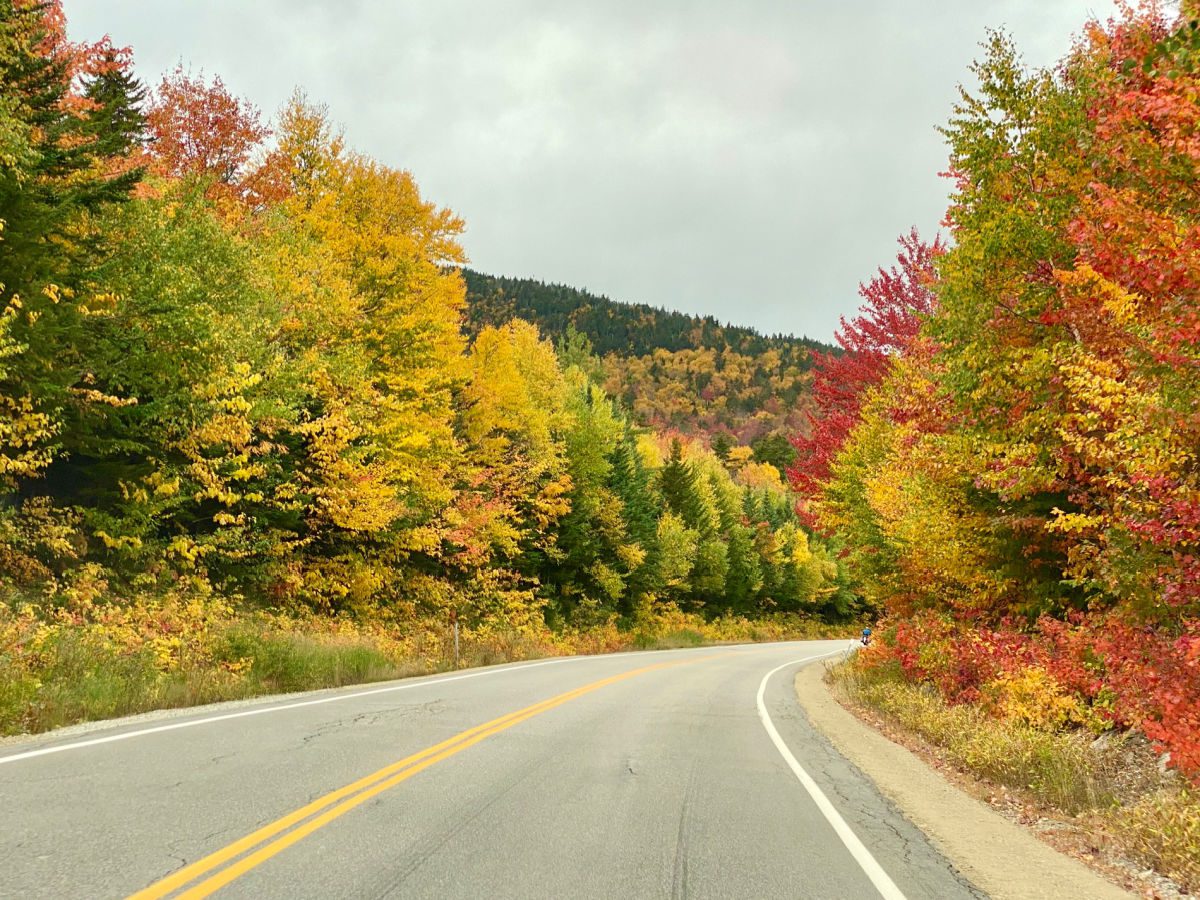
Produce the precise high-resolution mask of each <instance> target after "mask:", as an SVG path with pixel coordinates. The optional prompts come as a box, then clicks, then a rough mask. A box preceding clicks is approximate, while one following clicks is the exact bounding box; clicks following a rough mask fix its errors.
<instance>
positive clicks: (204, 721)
mask: <svg viewBox="0 0 1200 900" xmlns="http://www.w3.org/2000/svg"><path fill="white" fill-rule="evenodd" d="M729 646H732V647H741V646H746V645H741V644H732V645H729ZM751 646H753V645H751ZM712 649H714V648H712V647H689V648H687V649H685V650H682V651H675V652H684V653H687V652H689V651H690V652H696V651H699V650H712ZM646 652H647V651H645V650H634V651H625V652H623V653H604V654H600V655H599V656H568V657H562V658H559V659H543V660H540V661H538V662H531V663H522V664H521V665H516V666H504V667H488V668H485V669H481V670H479V671H477V672H466V673H464V674H462V675H451V676H449V677H447V678H437V679H433V680H429V679H422V680H416V679H411V680H405V682H404V683H403V684H393V685H389V686H388V687H380V688H371V689H370V690H365V691H352V692H349V693H341V694H334V695H332V696H328V697H318V698H317V699H315V700H297V701H295V702H292V703H281V704H278V705H275V706H259V707H255V708H254V709H243V710H240V711H238V712H232V713H222V714H220V715H216V716H204V717H202V718H199V719H187V720H185V721H183V722H171V723H169V724H166V725H154V726H151V727H150V728H137V729H135V730H133V731H122V732H121V733H119V734H109V735H105V736H104V737H96V738H89V739H87V740H82V741H71V742H69V743H66V744H55V745H54V746H52V747H39V748H38V749H36V750H25V751H23V752H21V753H13V754H10V755H8V756H0V766H3V765H5V764H7V763H14V762H20V761H21V760H23V759H33V758H35V757H38V756H49V755H50V754H52V753H65V752H66V751H68V750H82V749H84V748H86V747H96V746H99V745H101V744H112V743H115V742H117V741H127V740H130V739H131V738H136V737H144V736H146V735H148V734H161V733H162V732H164V731H177V730H179V729H180V728H194V727H195V726H197V725H209V724H211V723H213V722H226V721H228V720H230V719H244V718H247V717H249V716H262V715H266V714H267V713H273V712H283V711H284V710H288V709H297V708H299V707H302V706H320V705H321V704H323V703H340V702H342V701H343V700H354V699H356V698H358V697H370V696H372V695H373V694H390V693H394V692H396V691H408V690H412V689H413V688H418V687H424V686H427V685H435V684H447V683H449V682H451V681H465V680H466V679H468V678H480V677H482V676H484V675H498V674H501V673H503V672H516V671H518V670H519V669H533V668H536V667H538V666H552V665H556V664H558V663H568V662H578V661H580V660H587V659H597V658H603V659H612V658H615V657H621V656H638V655H645V654H646ZM650 652H652V653H653V652H656V651H650ZM657 652H661V651H657ZM114 727H120V726H114Z"/></svg>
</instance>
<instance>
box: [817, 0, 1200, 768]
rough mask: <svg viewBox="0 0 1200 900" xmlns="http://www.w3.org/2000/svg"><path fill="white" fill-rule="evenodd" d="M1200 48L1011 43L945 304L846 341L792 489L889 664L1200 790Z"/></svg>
mask: <svg viewBox="0 0 1200 900" xmlns="http://www.w3.org/2000/svg"><path fill="white" fill-rule="evenodd" d="M1198 35H1200V28H1197V27H1196V23H1195V22H1193V21H1191V20H1190V18H1189V17H1188V16H1186V15H1184V16H1182V17H1180V16H1177V15H1176V14H1173V13H1168V12H1167V11H1166V10H1165V9H1164V8H1160V7H1158V6H1156V5H1153V4H1149V5H1146V6H1144V7H1142V8H1139V9H1136V10H1126V11H1125V12H1123V13H1122V14H1121V15H1120V16H1119V17H1118V18H1116V19H1114V20H1112V21H1110V22H1107V23H1099V22H1093V23H1090V24H1089V25H1088V26H1087V28H1086V29H1085V30H1084V32H1083V34H1082V35H1081V36H1080V38H1079V39H1078V41H1077V43H1076V46H1075V47H1074V49H1073V50H1072V52H1071V53H1070V54H1069V55H1068V56H1067V57H1066V58H1065V59H1064V60H1063V61H1062V63H1061V65H1060V66H1059V67H1058V68H1056V69H1054V70H1052V71H1029V70H1027V69H1026V68H1025V67H1024V66H1023V65H1022V64H1021V62H1020V59H1019V57H1018V55H1017V53H1016V50H1015V49H1014V48H1013V46H1012V45H1011V43H1010V42H1009V41H1008V39H1007V38H1006V37H1004V36H1003V35H1001V34H993V35H992V36H991V37H990V39H989V41H988V43H987V55H986V56H985V58H984V59H983V60H982V61H981V62H979V63H978V64H977V65H976V70H975V74H976V76H977V78H978V83H979V87H978V89H977V90H975V91H974V92H966V91H964V92H963V94H962V99H961V101H960V102H959V104H958V105H957V106H956V109H955V113H954V116H953V117H952V119H951V121H950V122H949V124H948V125H947V126H946V127H945V129H944V133H945V135H946V137H947V140H948V143H949V147H950V166H949V175H950V177H951V178H952V179H953V183H954V194H953V197H952V202H951V206H950V209H949V211H948V212H947V217H946V224H947V226H948V228H949V229H950V240H949V241H948V243H947V247H946V249H945V251H944V252H943V253H941V254H936V255H934V256H935V258H932V259H930V260H929V262H930V263H931V269H932V272H933V273H934V275H933V280H932V282H925V283H926V284H927V285H929V286H930V289H931V292H932V293H931V297H934V298H936V302H930V303H928V304H926V305H925V306H924V308H923V309H922V312H923V313H924V314H925V315H924V317H923V321H920V322H917V321H916V320H908V321H907V322H906V321H904V320H900V321H894V322H893V323H892V324H890V325H888V326H886V327H885V329H884V331H885V335H886V336H887V337H889V338H891V339H892V341H891V344H890V346H889V347H888V349H887V352H886V353H885V354H883V355H879V354H873V353H872V352H871V345H870V343H868V344H867V345H866V349H865V350H864V349H858V348H855V347H853V346H851V345H847V349H848V351H849V352H847V354H846V355H845V357H843V358H839V359H838V360H837V362H836V363H835V364H834V368H833V371H837V367H841V374H840V376H839V379H838V380H837V382H836V383H835V384H834V385H833V386H832V387H831V388H828V387H822V388H820V389H821V390H823V392H824V394H825V395H827V396H830V397H831V403H830V407H829V408H830V409H831V410H834V411H835V414H833V415H834V416H835V417H832V418H828V419H826V420H825V421H823V422H822V421H821V420H820V419H819V420H818V423H817V426H818V427H817V428H816V429H815V430H814V436H813V438H812V439H811V440H801V441H800V442H799V446H800V447H801V448H802V449H803V450H804V451H805V452H806V453H807V457H806V458H805V459H803V460H802V461H801V464H800V465H799V467H798V470H797V473H796V480H797V483H798V486H799V487H800V488H801V489H802V490H803V491H804V492H805V493H806V494H807V495H808V496H809V498H810V509H811V510H812V511H813V512H814V513H815V515H816V516H817V518H818V519H819V521H820V523H821V525H822V527H824V528H825V529H827V530H829V531H834V532H837V533H838V534H839V535H840V538H841V540H842V541H843V542H844V544H845V545H846V547H847V554H848V555H847V561H848V563H849V564H850V566H851V568H852V571H853V572H854V574H855V576H856V578H857V581H858V584H859V585H860V586H861V589H862V590H863V591H864V592H865V593H866V595H867V596H868V597H869V598H871V600H873V601H874V602H875V603H877V604H879V605H880V607H882V608H883V609H885V610H887V611H888V612H889V613H890V614H891V616H892V620H893V622H894V626H893V628H892V630H890V631H889V632H888V635H889V636H888V639H887V640H886V641H885V642H883V643H882V644H881V646H880V647H879V649H878V650H877V651H876V652H875V653H874V654H873V655H872V658H873V659H875V661H876V664H878V665H898V666H899V667H900V669H901V670H902V671H903V672H904V673H905V674H906V675H907V676H908V677H910V678H912V679H915V680H918V681H922V682H926V683H929V684H931V685H935V686H936V687H937V689H938V690H939V691H940V692H941V694H942V695H943V696H944V697H946V698H947V699H949V700H951V701H953V702H972V703H983V704H985V705H987V704H991V706H990V708H992V709H993V710H995V711H996V712H997V714H999V715H1015V716H1017V717H1023V719H1024V720H1028V721H1032V722H1040V723H1041V724H1047V723H1052V724H1055V725H1057V726H1065V725H1075V726H1081V727H1096V728H1104V727H1113V726H1117V727H1134V728H1138V729H1140V730H1142V731H1143V732H1144V733H1145V734H1146V735H1147V736H1148V737H1150V738H1151V739H1152V740H1153V741H1154V742H1155V743H1156V745H1157V746H1158V747H1159V748H1160V749H1161V750H1163V751H1165V752H1167V753H1169V754H1170V757H1169V758H1170V762H1171V764H1172V765H1174V766H1177V767H1179V768H1180V769H1182V770H1184V771H1186V772H1190V773H1192V774H1193V775H1197V776H1200V727H1198V726H1200V718H1198V716H1197V713H1196V710H1197V709H1200V639H1198V634H1200V633H1198V631H1197V627H1198V625H1197V622H1198V620H1200V457H1198V456H1197V448H1198V447H1200V415H1198V412H1197V410H1198V405H1200V387H1198V386H1200V380H1198V377H1197V376H1198V375H1200V371H1198V367H1200V318H1198V315H1200V314H1198V312H1197V311H1198V309H1200V305H1198V302H1197V301H1198V300H1200V295H1198V292H1200V225H1198V224H1197V223H1198V222H1200V203H1198V199H1197V193H1196V185H1197V184H1198V183H1200V179H1198V175H1200V172H1198V170H1197V165H1198V164H1200V116H1198V115H1197V107H1196V103H1195V98H1196V96H1197V93H1198V91H1200V37H1198ZM858 321H860V322H876V321H878V305H877V303H873V304H872V306H871V307H869V308H868V310H867V311H866V312H865V313H864V317H863V318H862V319H860V320H858ZM913 326H919V327H913ZM875 340H876V341H877V340H878V339H875ZM843 359H846V360H847V361H846V362H843ZM829 369H830V365H829V364H828V363H827V364H826V365H825V366H824V367H823V371H825V370H829ZM862 373H865V374H862ZM822 377H824V376H822ZM843 385H844V386H845V391H844V395H842V394H839V393H838V391H839V390H840V389H841V388H842V386H843ZM847 423H848V424H847ZM1052 710H1058V712H1057V713H1054V714H1051V713H1050V711H1052Z"/></svg>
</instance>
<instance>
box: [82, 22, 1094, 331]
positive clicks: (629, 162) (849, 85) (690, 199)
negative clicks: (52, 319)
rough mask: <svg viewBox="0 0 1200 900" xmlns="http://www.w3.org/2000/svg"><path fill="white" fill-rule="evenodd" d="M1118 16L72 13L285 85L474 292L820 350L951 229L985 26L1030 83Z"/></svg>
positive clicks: (158, 68)
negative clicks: (946, 136) (922, 243)
mask: <svg viewBox="0 0 1200 900" xmlns="http://www.w3.org/2000/svg"><path fill="white" fill-rule="evenodd" d="M1113 5H1114V4H1113V3H1112V2H1111V0H1092V2H1090V3H1089V2H1084V0H1000V2H990V3H978V2H971V0H967V2H959V3H946V2H937V0H911V2H906V3H896V2H888V0H847V2H841V3H831V2H823V3H815V2H809V0H793V2H787V3H785V2H778V0H777V2H766V0H758V2H744V3H740V4H733V3H727V2H714V0H699V2H682V0H674V2H659V3H646V2H641V0H637V2H635V0H615V2H607V3H595V2H581V0H566V2H563V0H560V2H544V0H514V2H510V3H506V4H499V3H488V2H465V0H447V2H439V3H423V2H398V3H382V2H367V0H352V2H346V0H342V2H338V3H329V2H325V0H257V2H255V3H245V2H235V0H208V2H203V3H198V2H163V0H158V2H154V0H66V9H67V14H68V16H69V18H70V22H71V32H72V35H73V36H74V37H76V38H77V39H80V38H89V39H94V38H96V37H99V36H100V35H102V34H105V33H107V34H111V36H112V37H113V39H114V40H115V41H116V42H117V43H120V44H132V45H133V47H134V51H135V56H136V59H137V66H138V73H139V74H140V75H141V77H142V78H143V79H144V80H146V81H147V82H149V83H154V82H156V81H157V79H158V77H159V75H160V74H161V73H162V72H163V71H165V70H167V69H169V68H171V67H172V66H174V65H175V63H177V62H179V61H182V62H183V63H184V65H185V66H190V67H191V68H192V69H194V70H198V69H203V70H205V71H206V72H208V73H211V74H220V75H221V76H222V78H223V79H224V80H225V82H226V84H227V85H228V86H229V87H230V89H231V90H233V91H235V92H236V93H238V94H241V95H244V96H246V97H248V98H249V99H250V100H252V101H253V102H254V103H256V104H257V105H259V106H260V107H262V108H263V109H264V110H265V111H267V112H271V111H273V110H275V109H277V108H278V106H279V105H280V104H281V103H282V102H283V101H284V99H285V98H286V97H287V96H288V94H290V93H291V90H292V88H293V87H294V86H295V85H301V86H303V87H304V88H305V89H306V90H307V92H308V93H309V95H310V96H311V97H312V98H313V99H316V100H320V101H322V102H325V103H327V104H328V105H329V107H330V110H331V113H332V115H333V116H334V118H335V119H336V120H338V121H339V122H341V123H342V124H343V125H344V127H345V131H346V136H347V138H348V139H349V141H350V143H351V144H352V145H353V146H355V147H356V148H357V149H360V150H362V151H364V152H367V153H369V154H371V155H372V156H375V157H377V158H378V159H380V160H382V161H383V162H386V163H388V164H390V165H394V166H399V167H403V168H407V169H410V170H411V171H412V172H413V173H414V174H415V175H416V177H417V180H418V182H419V183H420V184H421V186H422V190H423V191H424V193H425V194H426V195H427V196H428V197H429V198H431V199H433V200H434V201H436V202H438V203H440V204H443V205H446V206H449V207H451V208H452V209H454V210H455V211H456V212H458V213H459V214H460V215H462V216H463V217H465V218H466V220H467V223H468V232H467V235H466V241H465V242H466V247H467V251H468V253H469V255H470V257H471V259H472V264H473V265H474V266H475V267H476V268H479V269H481V270H483V271H488V272H494V273H498V274H509V275H528V276H534V277H538V278H542V279H545V280H551V281H560V282H564V283H567V284H571V285H574V286H578V287H586V288H588V289H591V290H594V291H598V292H602V293H606V294H608V295H609V296H611V297H614V298H615V299H620V300H630V301H642V302H647V303H651V304H654V305H660V306H666V307H670V308H676V309H683V310H687V311H691V312H701V313H711V314H714V315H716V316H718V317H719V318H721V319H722V320H728V321H733V322H737V323H740V324H750V325H754V326H756V327H758V328H760V329H763V330H765V331H772V332H773V331H784V332H794V333H797V334H808V335H810V336H813V337H819V338H824V339H828V338H830V337H831V336H832V333H833V330H834V328H835V327H836V325H837V320H838V317H839V316H840V315H844V314H846V313H849V312H851V311H853V309H854V308H855V307H856V306H857V303H858V298H857V295H856V287H857V284H858V283H859V282H860V281H862V280H864V279H865V278H868V277H869V276H870V275H871V273H872V272H873V271H874V269H875V267H876V266H877V265H880V264H887V263H889V262H890V260H891V259H892V257H893V255H894V246H895V245H894V241H895V239H896V237H897V235H899V234H900V233H901V232H904V231H906V230H907V229H908V228H909V227H910V226H911V225H916V226H917V227H918V228H920V229H921V231H922V232H923V233H926V234H929V235H932V234H933V232H934V231H935V230H936V228H937V223H938V222H939V221H940V219H941V216H942V212H943V210H944V207H945V196H946V190H947V188H946V184H945V183H944V182H943V180H942V179H939V178H938V177H937V172H938V171H939V170H940V169H942V168H944V165H945V157H946V153H945V148H944V146H943V144H942V141H941V138H940V137H939V136H938V135H937V133H936V132H935V130H934V126H936V125H937V124H939V123H941V122H944V121H945V120H946V118H947V116H948V114H949V111H950V106H951V104H952V103H953V101H954V98H955V86H956V84H957V83H958V82H960V81H963V80H965V79H967V78H968V70H967V67H968V64H969V63H970V61H971V59H972V58H974V57H975V56H976V55H977V52H978V46H977V44H978V41H979V40H981V39H982V38H983V36H984V31H985V28H986V27H988V26H1005V27H1007V28H1008V29H1009V30H1010V31H1011V32H1012V33H1013V34H1014V36H1015V37H1016V39H1017V42H1018V44H1019V46H1021V47H1022V48H1023V50H1024V52H1025V55H1026V59H1027V61H1028V62H1030V63H1031V64H1034V65H1047V64H1050V63H1052V62H1053V61H1054V60H1055V59H1057V58H1058V57H1059V56H1061V55H1062V53H1064V52H1065V51H1066V50H1067V48H1068V47H1069V45H1070V41H1071V38H1072V35H1073V33H1074V32H1076V31H1078V29H1079V28H1080V27H1081V26H1082V24H1083V23H1084V21H1085V20H1086V19H1087V18H1088V17H1089V15H1091V14H1099V15H1108V14H1110V12H1111V10H1112V8H1113Z"/></svg>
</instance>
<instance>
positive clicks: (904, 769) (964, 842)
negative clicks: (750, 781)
mask: <svg viewBox="0 0 1200 900" xmlns="http://www.w3.org/2000/svg"><path fill="white" fill-rule="evenodd" d="M824 675H825V666H824V665H820V664H815V665H810V666H806V667H804V668H803V669H801V670H800V672H799V673H798V674H797V675H796V681H795V686H796V695H797V697H798V699H799V701H800V705H801V707H802V708H803V709H804V711H805V712H806V713H807V714H808V717H809V720H810V721H811V722H812V724H813V726H814V727H815V728H816V729H817V730H818V731H820V732H822V733H823V734H824V735H825V736H826V737H827V738H828V739H829V740H830V742H831V743H832V744H833V745H834V746H835V747H836V748H837V749H838V751H839V752H841V753H842V754H843V755H844V756H845V757H846V758H847V759H849V760H850V761H851V762H852V763H854V764H855V765H856V766H858V768H859V769H861V770H862V772H863V773H864V774H865V775H866V776H867V777H868V778H870V779H871V780H872V781H874V782H875V784H876V786H877V787H878V788H879V790H880V792H881V793H882V794H884V795H885V796H886V797H888V798H889V799H890V800H891V801H892V802H893V803H895V804H896V805H897V806H898V807H899V808H900V809H901V810H902V811H903V812H904V814H905V815H906V816H907V817H908V818H909V820H910V821H912V822H913V824H914V825H916V826H917V827H918V828H920V829H921V830H922V831H923V832H924V833H925V834H926V835H927V836H928V837H929V839H930V840H931V841H932V842H933V843H934V844H935V845H936V846H937V848H938V849H939V850H940V851H941V852H942V853H943V854H945V855H946V857H947V858H948V859H950V860H951V861H952V862H953V863H954V864H955V866H957V867H958V869H959V870H960V871H961V872H962V874H963V875H964V876H966V877H967V878H968V879H970V881H971V882H972V883H974V884H975V885H977V886H978V887H979V888H981V889H982V890H984V891H986V892H987V893H988V894H989V895H990V896H991V897H993V898H995V900H1054V898H1060V897H1089V898H1095V900H1109V898H1112V900H1117V898H1129V897H1131V896H1133V895H1132V894H1129V893H1126V892H1125V891H1123V890H1122V889H1121V888H1119V887H1117V886H1116V885H1113V884H1111V883H1110V882H1108V881H1106V880H1105V879H1103V878H1102V877H1100V876H1099V875H1097V874H1096V873H1095V872H1093V871H1092V870H1091V869H1089V868H1088V867H1087V866H1085V865H1083V864H1082V863H1080V862H1078V861H1076V860H1074V859H1071V858H1070V857H1068V856H1064V855H1062V854H1060V853H1057V852H1056V851H1054V850H1053V849H1052V848H1050V847H1048V846H1047V845H1046V844H1043V843H1042V842H1041V841H1039V840H1038V839H1037V838H1036V837H1034V836H1033V835H1031V834H1029V833H1028V832H1026V831H1025V830H1023V829H1022V828H1021V827H1020V826H1018V825H1016V824H1014V823H1012V822H1010V821H1008V820H1007V819H1005V818H1004V817H1003V816H1001V815H1000V814H999V813H997V812H996V811H995V810H993V809H991V808H990V807H988V806H987V805H986V804H983V803H981V802H979V801H978V800H976V799H975V798H974V797H972V796H970V795H969V794H967V793H965V792H963V791H961V790H959V789H958V788H957V787H955V786H954V785H952V784H950V783H949V782H948V781H946V779H945V778H943V777H942V776H941V775H940V774H939V773H938V772H936V771H935V770H934V769H931V768H930V767H929V766H928V765H926V764H925V763H924V762H923V761H922V760H921V759H919V758H918V757H917V756H915V755H914V754H913V753H911V752H910V751H908V750H906V749H905V748H904V747H901V746H899V745H898V744H895V743H893V742H892V741H890V740H889V739H888V738H886V737H884V736H883V735H882V734H880V733H879V732H877V731H876V730H874V729H873V728H870V727H869V726H867V725H865V724H864V723H863V722H861V721H860V720H859V719H858V718H856V717H855V716H854V715H852V714H851V713H849V712H848V711H847V710H845V709H844V708H843V707H842V706H841V705H840V704H839V703H838V702H837V701H836V700H835V699H834V698H833V696H832V695H831V694H830V692H829V689H828V687H827V686H826V684H825V681H824Z"/></svg>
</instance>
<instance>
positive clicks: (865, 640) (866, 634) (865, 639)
mask: <svg viewBox="0 0 1200 900" xmlns="http://www.w3.org/2000/svg"><path fill="white" fill-rule="evenodd" d="M870 644H871V628H870V626H867V627H866V628H864V629H863V634H862V645H863V646H864V647H868V646H870Z"/></svg>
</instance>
